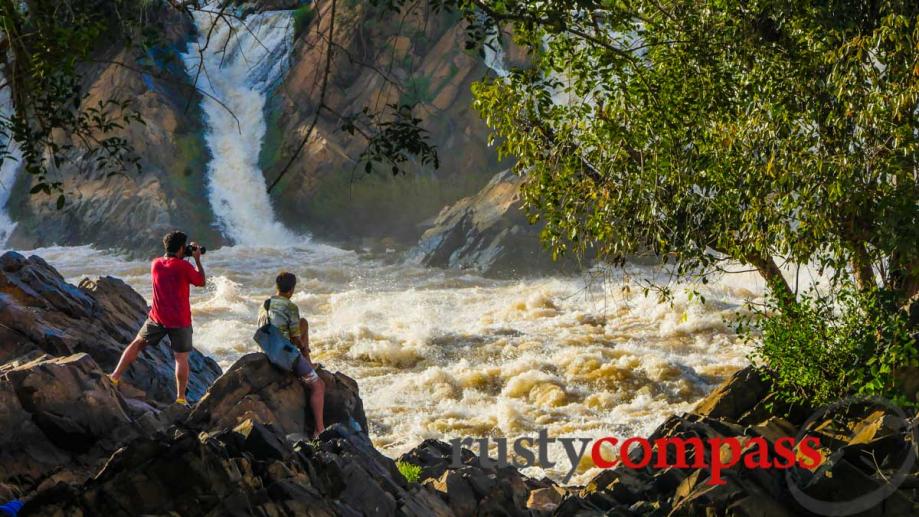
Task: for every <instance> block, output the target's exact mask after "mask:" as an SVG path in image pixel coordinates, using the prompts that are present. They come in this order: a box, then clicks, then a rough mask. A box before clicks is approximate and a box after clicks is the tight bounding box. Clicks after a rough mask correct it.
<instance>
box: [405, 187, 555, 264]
mask: <svg viewBox="0 0 919 517" xmlns="http://www.w3.org/2000/svg"><path fill="white" fill-rule="evenodd" d="M522 183H523V178H522V177H521V176H517V175H515V174H513V173H512V172H511V171H509V170H508V171H504V172H501V173H499V174H497V175H495V176H494V178H492V180H491V181H490V182H489V183H488V185H486V186H485V187H484V188H483V189H482V190H481V191H479V192H478V193H477V194H475V195H472V196H469V197H465V198H463V199H460V200H459V201H457V202H456V203H454V204H453V205H451V206H448V207H446V208H444V209H443V210H442V211H441V212H440V215H438V216H437V218H436V219H435V220H434V222H433V224H432V225H431V227H430V228H428V229H427V230H426V231H425V232H424V234H423V235H422V236H421V240H420V241H419V242H418V244H417V245H416V246H415V247H414V248H413V249H412V250H411V251H410V252H409V255H408V256H409V260H410V261H413V262H417V263H419V264H422V265H425V266H431V267H441V268H455V269H471V270H475V271H478V272H480V273H484V274H489V275H499V276H507V275H523V274H531V273H545V272H553V271H559V270H560V269H561V267H562V265H561V264H559V263H556V262H554V261H553V260H552V257H551V255H550V254H549V253H548V252H547V251H546V250H545V249H544V248H543V247H542V245H541V243H540V240H539V227H538V226H534V225H531V224H530V223H529V221H527V218H526V216H525V214H524V213H523V211H522V210H521V206H520V186H521V184H522Z"/></svg>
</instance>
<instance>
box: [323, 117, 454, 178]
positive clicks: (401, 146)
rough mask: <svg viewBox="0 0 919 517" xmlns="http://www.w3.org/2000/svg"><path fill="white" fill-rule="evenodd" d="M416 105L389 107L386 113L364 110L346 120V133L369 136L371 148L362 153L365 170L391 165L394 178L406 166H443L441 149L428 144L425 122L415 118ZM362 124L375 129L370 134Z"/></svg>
mask: <svg viewBox="0 0 919 517" xmlns="http://www.w3.org/2000/svg"><path fill="white" fill-rule="evenodd" d="M414 109H415V105H409V104H399V105H396V104H389V105H387V106H386V111H382V112H377V113H374V112H372V111H371V110H370V109H369V108H367V107H365V108H364V109H363V110H361V111H359V112H357V113H354V114H352V115H350V116H347V117H343V118H342V124H341V128H342V130H343V131H346V132H347V133H349V134H351V135H354V134H355V133H358V132H361V133H362V134H364V135H365V136H366V137H367V148H366V149H365V150H364V151H363V152H362V153H361V156H360V161H361V162H363V163H364V171H365V172H367V173H368V174H369V173H371V172H373V171H374V169H375V167H374V165H375V164H383V165H387V166H388V167H389V169H390V171H392V174H393V176H397V175H398V174H399V173H400V172H402V171H403V169H402V168H401V166H402V165H404V164H406V163H408V162H413V163H414V162H417V163H419V164H420V166H421V167H425V166H427V165H430V166H431V167H433V168H434V169H437V168H438V167H440V158H439V157H438V156H437V149H436V147H435V146H433V145H431V144H429V143H428V141H427V134H428V131H427V130H426V129H424V128H423V127H421V122H422V121H421V119H420V118H418V117H416V116H415V115H414ZM359 122H364V124H365V125H366V126H369V127H372V128H374V132H373V134H370V135H367V133H366V132H365V131H362V130H361V129H360V125H359Z"/></svg>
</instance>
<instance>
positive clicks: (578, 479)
mask: <svg viewBox="0 0 919 517" xmlns="http://www.w3.org/2000/svg"><path fill="white" fill-rule="evenodd" d="M195 16H196V23H197V24H198V26H199V30H200V32H201V34H202V36H201V38H200V39H199V41H198V42H197V44H192V45H189V50H188V53H187V54H186V55H185V56H184V60H185V64H186V67H187V69H188V71H189V74H190V75H192V76H194V75H196V74H195V70H196V67H197V66H199V65H200V64H201V63H202V62H203V63H204V65H205V67H206V73H202V74H201V76H200V82H199V86H200V87H201V88H202V89H203V90H205V91H206V92H208V93H209V94H210V96H209V97H208V96H206V97H205V98H204V100H203V101H202V108H203V109H204V112H205V122H206V124H207V133H206V135H205V136H206V141H207V145H208V148H209V149H210V151H211V154H212V156H213V157H214V158H213V159H212V160H211V162H210V164H209V165H208V168H207V171H206V173H207V175H208V176H207V177H208V194H209V201H210V205H211V208H212V209H213V211H214V214H215V216H216V218H217V220H218V222H219V225H220V227H221V229H222V230H223V232H224V234H225V235H226V236H227V237H228V238H229V239H230V240H231V241H232V242H235V243H237V245H236V246H231V247H225V248H223V249H219V250H211V251H209V252H208V253H207V254H206V255H205V257H204V260H205V265H206V267H207V272H208V275H209V281H208V286H207V287H206V288H205V289H194V290H193V292H192V312H193V317H194V324H195V346H196V347H197V348H198V349H199V350H200V351H202V352H204V353H206V354H209V355H211V356H213V357H214V358H215V359H216V360H218V361H219V363H220V364H221V366H222V367H224V368H227V367H229V366H230V365H231V364H232V363H233V362H234V361H235V360H236V359H237V358H239V357H240V356H241V355H243V354H245V353H247V352H252V351H255V346H254V344H253V342H252V341H251V335H252V333H253V331H254V330H255V319H256V312H257V308H258V307H259V306H260V304H261V302H262V301H263V300H264V299H265V298H266V297H268V296H269V295H271V294H272V286H273V280H274V277H275V275H276V274H277V273H278V272H279V271H281V270H287V271H291V272H293V273H295V274H296V275H297V276H298V278H299V284H298V290H297V294H296V295H295V296H294V298H293V301H294V302H296V303H297V304H298V305H299V306H300V309H301V314H303V315H304V316H306V317H307V318H308V319H309V320H310V324H311V340H312V349H313V350H314V355H315V357H314V359H315V360H316V361H318V362H320V363H322V364H323V365H325V366H326V367H327V368H330V369H332V370H339V371H341V372H344V373H345V374H347V375H349V376H351V377H353V378H355V379H356V380H357V381H358V383H359V385H360V390H361V396H362V398H363V400H364V404H365V409H366V411H367V417H368V421H369V422H370V434H371V437H372V439H373V441H374V443H375V444H376V446H377V447H378V448H380V449H381V450H382V451H383V452H384V453H386V454H388V455H390V456H393V457H395V456H397V455H398V454H400V453H402V452H405V451H407V450H408V449H410V448H412V447H414V446H415V445H417V444H418V443H419V442H421V441H422V440H423V439H425V438H451V437H459V436H483V435H495V436H507V437H510V438H514V437H518V436H535V435H536V434H537V433H538V431H539V430H540V429H547V430H548V432H549V434H550V435H551V436H555V437H600V436H605V435H615V436H619V437H625V436H633V435H646V434H648V433H650V432H651V431H652V430H653V429H654V428H655V427H656V426H657V425H659V424H660V423H661V422H663V420H664V419H665V418H666V417H667V416H669V415H671V414H674V413H678V412H682V411H686V410H688V409H690V408H691V407H692V406H693V404H694V403H695V402H696V401H697V400H699V399H700V398H701V397H702V396H704V395H705V394H706V393H707V392H708V391H710V390H711V389H712V387H714V386H715V385H716V384H717V383H718V382H720V381H721V380H722V379H724V378H725V377H726V376H727V375H729V374H730V373H731V372H732V371H734V370H736V369H737V368H739V367H741V366H743V365H744V364H746V362H747V359H746V356H747V353H748V350H747V349H746V348H745V346H744V345H743V344H742V343H740V342H739V339H738V338H737V336H736V335H735V334H734V333H733V331H732V329H731V327H730V323H729V321H730V320H731V319H732V318H733V317H734V315H735V314H736V312H737V311H740V310H743V304H744V301H745V300H748V299H756V298H758V297H759V296H760V295H761V292H762V288H763V286H762V283H761V282H760V281H759V280H758V279H757V278H756V277H755V276H753V275H752V274H750V273H738V274H730V275H726V276H725V277H723V278H721V279H716V280H715V281H712V282H710V283H709V284H707V285H704V286H701V285H699V286H690V285H684V284H679V283H676V284H673V285H672V287H673V290H674V293H675V297H674V299H673V300H672V301H660V300H658V299H657V298H656V297H655V296H654V295H651V296H645V295H644V294H643V292H642V289H641V285H640V281H642V280H649V279H656V280H658V281H666V279H663V278H656V277H655V275H658V274H659V272H656V271H655V270H654V269H652V268H649V267H641V266H633V267H632V268H631V271H630V273H629V274H628V275H626V274H624V273H621V272H620V273H614V274H609V275H591V274H586V273H585V274H582V275H575V276H558V277H546V278H537V279H527V280H493V279H487V278H483V277H480V276H477V275H475V274H469V273H464V272H457V271H442V270H436V269H426V268H422V267H418V266H414V265H409V264H406V263H404V262H403V261H401V260H400V259H399V257H397V256H395V255H394V254H390V255H386V254H384V255H376V256H373V255H369V254H363V253H357V252H353V251H345V250H341V249H338V248H335V247H333V246H329V245H325V244H321V243H320V242H319V240H318V239H317V238H315V237H310V236H306V235H297V234H295V233H294V232H292V231H290V230H288V229H287V228H285V227H284V225H283V224H282V223H281V222H279V221H278V220H277V219H276V217H275V214H274V212H273V210H272V207H271V203H270V201H269V198H268V196H267V195H266V194H265V192H264V190H265V181H264V178H263V176H262V174H261V171H260V170H259V169H258V166H257V161H256V157H257V156H258V150H259V148H260V146H261V140H262V138H263V137H264V133H265V120H264V115H263V107H264V103H265V96H266V95H267V94H268V92H269V91H270V89H271V87H272V85H273V84H274V82H276V81H277V80H278V78H279V77H281V76H282V75H283V73H284V71H285V70H286V60H287V59H288V57H287V56H288V53H289V51H290V38H291V29H290V19H289V13H263V14H259V15H256V16H253V17H250V18H248V19H247V24H249V25H248V26H249V28H248V29H245V30H244V28H243V27H241V26H236V27H235V28H234V30H232V31H231V30H229V28H227V27H224V28H222V29H221V28H218V30H216V31H214V33H213V35H212V39H211V41H210V43H209V44H208V47H207V48H205V49H204V50H203V51H202V52H201V53H200V54H199V52H198V49H199V48H201V47H203V46H204V44H205V42H206V41H207V40H206V37H205V36H204V34H206V31H205V30H203V29H205V28H207V27H208V26H209V24H210V23H211V18H210V17H209V16H210V15H208V14H207V13H197V14H196V15H195ZM234 23H241V22H234ZM230 34H233V35H235V36H234V37H233V38H232V39H231V40H230V41H229V42H227V41H226V38H227V37H229V35H230ZM225 43H227V44H225ZM493 61H494V59H493ZM216 99H220V102H217V100H216ZM228 108H229V110H228ZM8 172H9V171H7V170H4V172H3V176H4V178H3V179H4V181H6V182H7V183H9V181H10V180H11V175H10V174H8ZM0 201H4V199H2V198H0ZM12 224H13V223H12V222H10V221H7V220H6V219H3V218H0V231H8V229H9V228H11V226H12ZM192 237H194V236H192ZM203 244H205V245H207V244H208V243H206V242H205V243H203ZM256 245H258V246H256ZM34 253H36V254H39V255H41V256H42V257H44V258H45V259H46V260H47V261H48V262H49V263H51V264H52V265H54V266H55V267H57V268H58V269H59V270H60V271H61V272H62V274H63V275H64V276H65V277H67V278H68V279H70V280H71V281H73V282H78V281H79V280H80V279H81V278H82V277H84V276H90V277H91V276H96V275H114V276H117V277H120V278H122V279H124V280H125V281H127V282H128V283H129V284H130V285H131V286H133V287H134V288H135V289H137V290H138V291H139V292H140V293H141V294H143V295H144V296H145V297H147V299H149V298H150V280H149V263H148V262H147V261H137V260H129V259H126V258H124V257H121V256H118V255H115V254H113V253H111V252H107V251H104V250H95V249H93V248H91V247H88V246H86V247H68V248H63V247H61V248H45V249H41V250H35V251H34ZM691 289H697V290H698V291H699V292H700V293H701V294H703V295H704V297H705V299H706V303H704V304H703V303H701V302H700V301H699V300H698V298H695V299H691V297H690V296H689V294H688V292H689V291H690V290H691ZM555 452H556V453H558V454H559V457H554V458H551V459H552V460H553V461H557V462H558V465H557V466H556V468H555V469H554V470H549V471H547V472H543V471H541V470H539V469H538V468H530V469H529V470H528V471H526V473H527V474H529V475H534V476H541V475H543V474H547V475H550V476H552V477H555V478H560V477H561V475H562V473H563V472H566V471H567V470H568V465H567V462H566V460H564V459H563V458H562V457H561V456H563V455H564V452H563V451H561V450H557V451H555ZM585 458H589V455H585ZM595 473H596V471H595V470H594V469H593V468H592V466H591V465H589V464H583V465H580V466H579V470H578V474H577V475H576V476H575V477H574V478H573V479H572V482H573V483H583V482H586V481H587V480H588V479H589V478H590V477H591V476H592V475H594V474H595Z"/></svg>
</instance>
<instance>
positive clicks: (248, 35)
mask: <svg viewBox="0 0 919 517" xmlns="http://www.w3.org/2000/svg"><path fill="white" fill-rule="evenodd" d="M215 13H216V9H215V10H213V12H209V10H208V9H207V8H204V9H202V10H200V11H195V13H194V17H195V24H196V25H197V27H198V33H199V37H198V41H197V42H196V43H194V44H191V45H189V49H188V52H187V53H186V54H185V55H184V56H183V59H184V61H185V67H186V70H187V71H188V73H189V74H190V75H191V76H192V77H195V76H197V77H198V83H197V84H198V88H199V89H200V90H201V91H203V92H204V93H206V95H204V96H203V100H202V103H201V106H202V108H203V110H204V115H205V123H206V124H207V128H208V131H207V134H206V135H205V141H206V142H207V146H208V149H209V150H210V152H211V162H210V163H209V164H208V170H207V180H208V194H209V197H210V203H211V208H212V209H213V211H214V215H215V216H216V217H217V220H218V222H219V224H220V226H221V229H222V230H223V233H224V235H226V236H227V237H229V238H230V239H231V240H232V241H233V242H234V243H235V244H238V245H244V246H289V245H290V244H291V243H292V242H297V241H301V240H302V239H303V238H302V237H299V236H296V235H294V234H293V233H292V232H291V231H290V230H288V229H287V228H285V227H284V225H283V224H281V223H280V222H279V221H278V219H277V217H276V216H275V213H274V209H273V208H272V206H271V200H270V198H269V196H268V193H267V192H266V185H265V178H264V176H263V175H262V171H261V169H260V168H259V164H258V158H259V151H260V149H261V146H262V139H263V138H264V136H265V130H266V123H265V115H264V108H265V101H266V93H267V91H268V90H269V89H270V88H271V87H272V86H273V85H275V84H276V83H277V81H279V80H280V79H281V78H282V77H283V75H284V73H285V72H286V71H287V68H288V62H289V56H290V50H291V47H292V43H293V23H292V19H291V14H290V12H289V11H268V12H263V13H257V14H253V15H251V16H249V17H247V18H246V19H245V20H244V21H243V20H238V19H236V18H231V17H228V16H227V17H221V18H220V19H219V20H218V19H217V15H216V14H215ZM214 24H216V26H215V27H213V30H212V26H213V25H214ZM209 35H210V36H209ZM208 38H210V40H209V41H208ZM201 49H203V50H201ZM199 68H200V73H199Z"/></svg>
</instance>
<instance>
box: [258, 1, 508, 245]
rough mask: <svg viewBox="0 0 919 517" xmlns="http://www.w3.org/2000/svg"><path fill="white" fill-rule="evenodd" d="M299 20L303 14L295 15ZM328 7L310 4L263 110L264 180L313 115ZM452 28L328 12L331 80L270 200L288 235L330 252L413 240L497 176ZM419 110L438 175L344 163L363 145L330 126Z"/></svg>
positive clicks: (476, 67) (466, 56)
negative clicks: (324, 240)
mask: <svg viewBox="0 0 919 517" xmlns="http://www.w3.org/2000/svg"><path fill="white" fill-rule="evenodd" d="M304 9H305V8H304ZM330 11H331V2H330V1H328V0H320V1H318V2H316V3H315V5H314V6H313V7H312V8H311V10H310V11H309V12H308V13H309V14H306V15H304V17H309V19H310V20H311V21H310V22H309V24H308V25H305V26H302V27H301V28H299V29H298V31H299V32H298V34H299V35H298V38H297V43H296V48H295V51H294V54H293V57H292V63H291V69H290V71H289V73H288V75H287V77H286V79H285V80H284V81H283V83H282V84H280V85H279V86H278V88H277V90H276V92H275V95H274V96H273V97H272V99H271V102H270V105H269V107H268V112H269V113H268V127H269V131H268V135H267V136H266V139H265V143H264V146H263V148H262V153H261V163H262V165H263V170H264V173H265V176H266V178H267V179H268V180H269V182H270V181H272V180H274V179H275V177H277V175H278V174H279V172H280V170H281V169H282V168H283V167H284V165H285V164H286V163H287V161H288V159H289V157H290V156H291V155H292V154H293V151H294V148H295V146H296V145H297V144H298V143H299V142H300V140H301V138H302V136H303V135H304V134H305V132H306V131H307V129H308V127H309V126H310V123H311V122H312V119H313V116H314V114H315V112H316V110H317V109H318V107H319V98H320V86H319V85H320V78H321V74H322V70H323V68H324V66H325V60H326V49H327V43H326V39H325V35H326V34H328V31H329V25H330V22H331V12H330ZM463 31H464V23H463V22H462V21H461V20H460V19H459V18H458V16H456V15H451V14H449V13H443V12H441V13H434V12H430V11H424V10H421V11H414V12H411V13H409V14H407V15H405V16H403V15H402V14H397V13H391V12H389V11H385V10H383V9H382V8H375V7H374V6H372V5H371V4H370V3H368V2H338V3H337V14H336V19H335V31H334V47H333V58H332V63H331V71H332V75H331V77H330V79H329V84H328V87H327V93H326V100H325V103H326V104H327V105H328V106H329V108H330V109H323V110H322V112H321V113H320V117H319V121H318V124H317V126H316V129H315V131H314V133H313V136H312V137H311V138H310V139H309V141H308V142H307V145H306V147H305V148H304V150H303V152H302V153H301V154H300V156H299V158H298V159H297V160H296V162H295V163H294V164H293V167H292V169H291V170H290V171H289V172H288V173H287V175H286V176H285V179H284V180H283V181H282V182H281V183H280V184H279V185H278V187H277V190H276V192H275V199H276V201H277V203H278V207H279V209H280V213H281V215H282V217H283V219H284V220H285V221H286V222H287V223H288V224H290V225H293V226H294V227H299V228H303V229H309V230H313V231H314V232H315V233H316V234H317V235H321V236H326V237H328V238H334V239H338V240H343V239H345V240H354V241H358V242H359V241H360V239H361V238H362V237H365V236H388V237H392V238H395V239H397V240H400V241H403V242H405V243H410V242H413V241H414V240H415V239H417V236H418V232H419V230H418V229H417V227H416V225H417V224H418V223H419V222H421V221H423V220H425V219H428V218H430V217H433V216H434V215H436V214H437V212H438V211H439V210H440V209H441V208H442V207H443V206H444V205H445V204H448V203H451V202H453V201H455V200H456V199H458V198H460V197H462V196H465V195H468V194H471V193H473V192H475V191H476V190H478V189H479V188H481V186H482V185H483V184H485V183H486V182H487V181H488V178H489V177H491V175H493V174H494V172H495V171H496V170H498V164H497V160H496V155H495V153H494V152H493V151H492V150H490V149H489V148H488V146H487V145H486V135H487V129H486V128H485V126H484V124H483V123H482V121H481V120H480V119H479V117H478V115H477V114H476V113H475V112H474V111H473V110H472V108H471V93H470V90H469V88H470V85H471V83H472V82H473V81H475V80H478V79H480V78H481V77H482V76H483V75H484V74H485V73H486V68H485V66H484V65H483V64H482V61H481V59H479V58H478V57H477V56H475V55H474V54H471V53H468V52H466V51H464V50H463V48H464V42H465V34H464V32H463ZM400 103H408V104H414V103H419V106H420V107H421V108H420V109H419V110H418V111H417V112H416V114H417V115H419V116H421V118H423V119H424V120H425V123H424V126H425V128H426V129H427V130H428V131H429V137H430V138H429V139H430V141H431V143H432V144H434V145H436V146H437V149H438V153H439V156H440V159H441V166H440V169H439V170H438V171H436V172H434V171H430V170H428V171H422V172H409V173H408V174H407V175H405V176H398V177H392V175H391V174H390V173H388V172H387V173H382V174H379V173H374V174H371V175H368V174H366V173H365V172H364V171H363V167H358V166H357V163H356V162H355V160H356V159H357V158H358V156H359V155H360V153H361V151H363V149H364V148H365V147H366V140H364V139H363V138H362V137H360V136H351V135H349V134H348V133H346V132H344V131H342V130H341V129H340V127H341V119H342V117H343V116H348V115H351V114H354V113H359V112H360V111H361V110H362V109H363V108H364V107H369V108H371V109H374V110H376V109H382V108H383V107H385V106H386V105H387V104H400Z"/></svg>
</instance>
